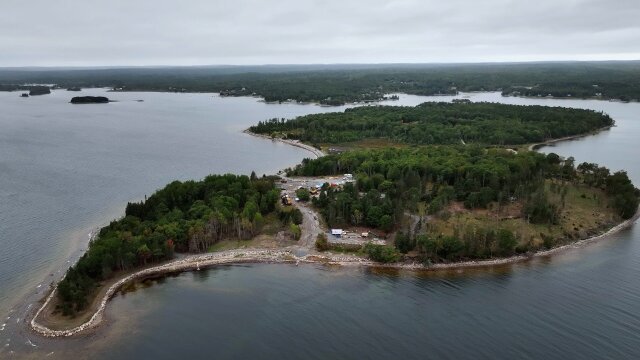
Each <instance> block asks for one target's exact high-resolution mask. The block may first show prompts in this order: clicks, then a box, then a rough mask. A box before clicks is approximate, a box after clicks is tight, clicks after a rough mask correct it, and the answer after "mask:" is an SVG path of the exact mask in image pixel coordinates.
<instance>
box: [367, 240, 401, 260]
mask: <svg viewBox="0 0 640 360" xmlns="http://www.w3.org/2000/svg"><path fill="white" fill-rule="evenodd" d="M364 252H365V253H366V254H367V255H368V256H369V258H370V259H371V260H373V261H377V262H380V263H393V262H397V261H398V260H400V253H398V251H397V250H396V249H395V248H394V247H393V246H389V245H374V244H371V243H367V244H366V245H365V246H364Z"/></svg>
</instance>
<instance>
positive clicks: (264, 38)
mask: <svg viewBox="0 0 640 360" xmlns="http://www.w3.org/2000/svg"><path fill="white" fill-rule="evenodd" d="M636 59H640V0H537V1H529V0H482V1H480V0H437V1H436V0H397V1H394V0H389V1H383V0H339V1H336V0H317V1H316V0H278V1H266V0H232V1H227V0H224V1H222V0H100V1H98V0H0V66H2V67H6V66H126V65H132V66H145V65H223V64H229V65H257V64H329V63H434V62H435V63H442V62H456V63H457V62H503V61H508V62H512V61H549V60H636Z"/></svg>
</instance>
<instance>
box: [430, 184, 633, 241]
mask: <svg viewBox="0 0 640 360" xmlns="http://www.w3.org/2000/svg"><path fill="white" fill-rule="evenodd" d="M545 191H546V192H547V195H548V197H549V199H550V200H551V201H552V202H554V203H556V204H558V206H559V207H560V220H559V222H558V224H556V225H538V224H531V223H529V222H528V221H527V219H525V218H523V217H522V206H523V204H522V201H517V200H516V201H514V202H512V203H509V204H507V205H503V206H499V205H498V204H496V203H493V204H491V206H490V207H489V209H476V210H468V209H465V208H464V206H463V205H462V204H460V203H452V204H450V205H449V206H448V208H447V209H446V211H445V212H444V215H443V214H440V215H437V216H433V217H432V218H431V219H430V221H429V225H428V231H429V232H430V233H432V234H442V235H455V234H458V235H459V234H462V233H464V232H465V231H469V230H470V229H473V228H474V227H476V228H493V229H507V230H510V231H511V232H513V233H514V234H516V238H517V239H518V241H519V245H528V247H529V248H533V249H536V248H542V247H550V246H556V245H560V244H563V243H567V242H571V241H575V240H579V239H585V238H588V237H590V236H593V235H596V234H598V233H601V232H603V231H604V230H606V229H608V228H610V227H611V226H613V225H615V224H616V223H619V222H620V221H621V218H620V217H619V216H618V215H617V214H616V213H615V211H614V210H613V209H612V208H610V207H609V206H608V202H609V200H608V198H607V196H606V194H605V193H604V192H603V191H602V190H600V189H595V188H591V187H587V186H583V185H575V184H560V183H559V182H555V183H552V182H551V181H547V183H546V185H545ZM563 194H564V195H563Z"/></svg>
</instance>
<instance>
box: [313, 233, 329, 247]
mask: <svg viewBox="0 0 640 360" xmlns="http://www.w3.org/2000/svg"><path fill="white" fill-rule="evenodd" d="M329 248H330V247H329V241H327V235H325V234H324V233H321V234H318V237H317V238H316V250H318V251H327V250H329Z"/></svg>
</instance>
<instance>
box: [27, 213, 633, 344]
mask: <svg viewBox="0 0 640 360" xmlns="http://www.w3.org/2000/svg"><path fill="white" fill-rule="evenodd" d="M638 218H640V208H639V209H638V211H636V214H635V215H634V216H633V217H632V218H630V219H628V220H625V221H624V222H622V223H620V224H618V225H616V226H614V227H612V228H611V229H609V230H608V231H606V232H604V233H602V234H600V235H597V236H593V237H590V238H588V239H584V240H580V241H577V242H574V243H571V244H567V245H563V246H559V247H557V248H553V249H549V250H544V251H539V252H535V253H532V254H528V255H516V256H512V257H508V258H500V259H490V260H478V261H465V262H455V263H448V264H434V265H428V266H427V265H424V264H422V263H393V264H381V263H377V262H373V261H370V260H367V259H364V258H361V257H358V256H350V255H330V254H329V255H325V254H311V255H305V256H301V257H298V256H295V255H294V254H293V253H292V252H291V251H289V250H286V249H283V250H229V251H224V252H219V253H210V254H204V255H192V256H188V257H186V258H183V259H180V260H177V261H174V262H170V263H167V264H163V265H158V266H155V267H151V268H148V269H144V270H140V271H138V272H135V273H133V274H131V275H129V276H126V277H124V278H122V279H120V280H119V281H118V282H116V283H115V284H113V285H112V286H111V287H109V289H108V290H107V292H106V294H105V296H104V297H103V299H102V300H101V301H100V305H99V307H98V308H97V309H96V310H95V312H94V314H93V315H92V316H91V318H90V319H89V320H88V321H87V322H85V323H84V324H82V325H80V326H77V327H74V328H72V329H68V330H54V329H51V328H48V327H47V326H45V325H42V324H40V323H39V322H38V317H39V316H40V314H41V313H42V311H44V309H45V308H46V307H47V306H48V305H49V303H50V302H51V301H52V300H53V297H54V296H55V294H56V288H53V290H52V291H51V293H50V294H49V296H48V297H47V298H46V300H45V302H44V303H43V304H42V306H41V307H40V308H39V309H38V311H37V312H36V313H35V315H34V316H33V318H32V319H31V321H30V325H31V329H32V330H33V331H35V332H36V333H38V334H40V335H43V336H46V337H69V336H73V335H76V334H79V333H82V332H84V331H86V330H89V329H92V328H95V327H97V326H98V325H100V323H101V322H102V321H103V314H104V312H105V309H106V307H107V304H108V302H109V300H110V299H111V298H112V297H113V296H114V295H115V294H117V292H118V291H119V290H120V289H121V288H122V287H123V286H124V285H126V284H127V283H130V282H131V281H136V280H142V279H145V278H148V277H152V276H158V275H166V274H171V273H178V272H185V271H194V270H200V269H201V268H208V267H212V266H216V265H230V264H240V263H272V264H284V263H289V264H293V263H295V264H296V265H298V264H300V263H306V264H325V265H339V266H366V267H376V268H390V269H401V270H402V269H404V270H414V271H416V270H423V271H437V270H451V269H460V268H476V267H488V266H498V265H506V264H513V263H518V262H523V261H527V260H531V259H533V258H537V257H544V256H550V255H555V254H558V253H560V252H563V251H566V250H569V249H574V248H579V247H581V246H585V245H588V244H591V243H594V242H596V241H599V240H602V239H605V238H606V237H608V236H610V235H613V234H615V233H617V232H619V231H621V230H623V229H626V228H628V227H629V226H631V225H632V224H633V223H634V222H636V221H637V220H638Z"/></svg>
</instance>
